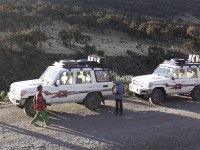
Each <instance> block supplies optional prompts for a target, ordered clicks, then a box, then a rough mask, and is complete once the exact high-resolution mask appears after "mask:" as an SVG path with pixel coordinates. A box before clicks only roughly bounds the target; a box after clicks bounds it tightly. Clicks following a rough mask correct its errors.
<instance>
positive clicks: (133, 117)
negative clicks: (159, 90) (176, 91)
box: [0, 96, 200, 150]
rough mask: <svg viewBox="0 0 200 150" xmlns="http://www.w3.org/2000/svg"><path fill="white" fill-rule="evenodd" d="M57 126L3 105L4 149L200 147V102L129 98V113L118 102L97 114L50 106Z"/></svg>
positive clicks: (0, 137)
mask: <svg viewBox="0 0 200 150" xmlns="http://www.w3.org/2000/svg"><path fill="white" fill-rule="evenodd" d="M48 109H49V111H50V113H48V115H49V119H50V121H51V122H52V123H53V124H52V126H49V127H46V126H45V125H43V124H42V122H41V121H39V127H34V126H31V125H29V124H30V121H31V118H30V117H28V116H26V115H25V114H24V112H23V110H21V109H19V108H17V107H15V106H13V105H11V104H8V105H4V106H0V149H13V150H14V149H39V150H40V149H42V150H43V149H48V150H51V149H52V150H56V149H58V150H60V149H75V150H80V149H83V150H84V149H98V150H99V149H124V150H127V149H133V150H198V149H200V103H199V102H194V101H192V100H191V99H190V98H188V97H182V98H181V97H174V96H172V97H168V98H167V100H166V101H165V102H164V103H163V104H161V105H159V106H158V105H152V104H150V103H149V102H148V101H145V100H141V99H137V98H135V97H129V98H125V99H124V115H123V116H115V115H114V101H113V100H108V101H106V105H105V106H104V105H102V106H101V108H100V109H98V110H96V111H90V110H88V109H87V108H85V106H83V105H78V104H76V103H70V104H59V105H53V106H50V107H49V108H48Z"/></svg>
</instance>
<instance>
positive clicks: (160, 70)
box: [153, 65, 174, 77]
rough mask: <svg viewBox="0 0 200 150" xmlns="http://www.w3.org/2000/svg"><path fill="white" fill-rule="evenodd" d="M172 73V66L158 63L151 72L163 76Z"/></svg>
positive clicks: (168, 75) (169, 75)
mask: <svg viewBox="0 0 200 150" xmlns="http://www.w3.org/2000/svg"><path fill="white" fill-rule="evenodd" d="M173 73H174V68H172V67H168V66H164V65H159V66H158V67H157V68H156V69H155V70H154V72H153V74H157V75H161V76H165V77H171V76H172V75H173Z"/></svg>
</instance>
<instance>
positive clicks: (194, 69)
mask: <svg viewBox="0 0 200 150" xmlns="http://www.w3.org/2000/svg"><path fill="white" fill-rule="evenodd" d="M179 61H180V62H176V60H174V59H172V60H171V61H165V62H163V63H162V64H160V65H159V66H158V67H157V69H156V70H155V71H154V73H153V74H149V75H143V76H137V77H133V78H132V81H131V83H130V85H129V89H130V91H132V92H133V93H134V94H135V96H136V97H142V96H144V95H146V96H149V98H150V100H151V101H152V102H153V103H159V102H161V101H162V99H163V98H164V96H165V95H167V94H186V93H188V94H191V93H192V92H193V91H194V89H196V88H197V87H198V88H199V85H200V72H199V66H200V63H193V62H188V61H185V60H179ZM155 89H157V91H159V92H158V93H161V92H162V93H163V94H162V93H161V94H158V93H157V94H155V92H154V91H155ZM196 91H197V92H198V90H196ZM197 92H195V93H196V94H197ZM199 92H200V91H199ZM196 96H197V95H196ZM199 96H200V95H199ZM193 97H194V95H193ZM160 98H161V99H160ZM199 98H200V97H199ZM196 99H197V97H196Z"/></svg>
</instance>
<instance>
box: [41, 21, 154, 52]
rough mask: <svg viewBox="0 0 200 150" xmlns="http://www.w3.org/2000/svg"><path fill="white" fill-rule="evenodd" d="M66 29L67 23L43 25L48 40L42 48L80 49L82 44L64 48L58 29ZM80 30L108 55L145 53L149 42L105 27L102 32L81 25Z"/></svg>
mask: <svg viewBox="0 0 200 150" xmlns="http://www.w3.org/2000/svg"><path fill="white" fill-rule="evenodd" d="M63 29H67V24H62V23H58V22H56V23H53V25H51V26H46V27H43V29H42V30H43V31H44V32H45V33H46V34H47V35H48V37H49V40H47V41H46V42H45V43H43V45H42V49H43V50H44V51H45V52H47V53H63V54H71V53H73V52H74V51H75V50H80V49H81V47H83V45H78V44H76V45H75V47H74V48H72V49H69V48H66V47H65V46H64V45H63V44H62V41H61V40H60V39H59V37H58V33H59V31H61V30H63ZM81 32H82V34H84V35H89V36H90V37H92V41H91V42H89V44H90V45H95V47H96V49H97V50H102V51H104V52H105V54H106V55H108V56H113V55H126V51H127V50H131V51H134V52H136V53H138V54H143V55H146V54H147V49H148V46H149V45H150V44H151V43H149V42H144V41H139V40H136V39H134V40H131V38H130V36H129V35H127V34H125V33H122V32H118V31H115V30H111V29H107V30H105V31H104V32H103V33H102V32H100V30H99V29H96V28H90V29H88V28H87V27H84V26H82V27H81ZM136 43H140V44H141V45H142V47H141V48H142V49H140V48H136Z"/></svg>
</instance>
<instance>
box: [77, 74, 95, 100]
mask: <svg viewBox="0 0 200 150" xmlns="http://www.w3.org/2000/svg"><path fill="white" fill-rule="evenodd" d="M91 75H92V74H91V71H77V72H76V74H75V77H76V78H75V85H74V89H75V96H74V98H75V101H82V100H83V99H84V98H85V97H86V95H87V94H88V93H89V92H90V91H92V90H93V81H92V76H91Z"/></svg>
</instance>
